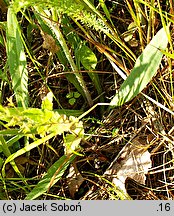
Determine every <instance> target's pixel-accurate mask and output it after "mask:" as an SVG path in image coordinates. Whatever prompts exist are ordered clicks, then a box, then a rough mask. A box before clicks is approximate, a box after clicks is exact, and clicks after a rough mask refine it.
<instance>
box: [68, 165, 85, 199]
mask: <svg viewBox="0 0 174 216" xmlns="http://www.w3.org/2000/svg"><path fill="white" fill-rule="evenodd" d="M66 178H67V181H68V189H69V192H70V195H71V197H72V198H74V195H75V193H76V192H77V191H78V189H79V187H80V186H81V184H82V183H83V181H84V178H83V177H82V175H81V174H80V172H79V171H78V169H77V166H76V165H75V164H72V165H71V166H70V169H69V174H68V175H67V177H66Z"/></svg>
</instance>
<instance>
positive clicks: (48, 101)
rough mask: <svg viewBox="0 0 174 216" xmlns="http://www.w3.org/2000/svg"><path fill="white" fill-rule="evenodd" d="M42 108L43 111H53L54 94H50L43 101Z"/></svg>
mask: <svg viewBox="0 0 174 216" xmlns="http://www.w3.org/2000/svg"><path fill="white" fill-rule="evenodd" d="M41 108H42V109H43V110H53V93H52V92H49V93H48V94H47V95H46V96H45V97H44V98H43V100H42V105H41Z"/></svg>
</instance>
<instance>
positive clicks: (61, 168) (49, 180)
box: [25, 155, 76, 200]
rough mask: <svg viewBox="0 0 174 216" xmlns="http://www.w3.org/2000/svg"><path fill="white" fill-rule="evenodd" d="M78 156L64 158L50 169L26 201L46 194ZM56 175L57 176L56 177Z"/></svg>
mask: <svg viewBox="0 0 174 216" xmlns="http://www.w3.org/2000/svg"><path fill="white" fill-rule="evenodd" d="M75 157H76V155H71V156H65V155H64V156H62V157H61V158H60V159H59V160H58V161H56V162H55V163H54V164H53V165H52V166H51V167H50V168H49V169H48V172H47V174H46V175H45V176H44V177H43V178H42V179H41V180H40V181H39V183H38V184H37V185H36V187H34V188H33V190H32V191H31V192H30V193H29V194H28V195H27V197H26V198H25V199H26V200H33V199H36V198H38V197H39V196H41V195H42V194H43V193H45V192H46V191H47V190H48V189H49V188H50V187H51V186H53V185H54V184H55V183H56V182H57V181H59V179H60V178H61V177H62V175H63V174H64V172H65V170H66V169H67V167H68V166H69V164H70V163H71V162H72V161H73V160H74V159H75ZM55 173H56V175H55Z"/></svg>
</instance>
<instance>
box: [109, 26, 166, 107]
mask: <svg viewBox="0 0 174 216" xmlns="http://www.w3.org/2000/svg"><path fill="white" fill-rule="evenodd" d="M167 43H168V38H167V34H166V31H165V29H164V28H162V29H160V30H159V31H158V32H157V34H156V35H155V36H154V37H153V39H152V40H151V42H150V43H149V44H148V45H147V46H146V48H145V49H144V51H143V53H142V54H141V55H140V56H139V57H138V59H137V61H136V63H135V66H134V68H133V70H132V71H131V73H130V75H129V76H128V77H127V79H126V80H125V81H124V82H123V84H122V85H121V87H120V89H119V91H118V94H116V95H115V97H114V98H113V99H112V101H111V102H110V105H112V106H121V105H123V104H124V103H126V102H128V101H129V100H131V99H132V98H134V97H135V96H136V95H137V94H139V93H140V92H141V91H142V90H143V89H144V88H145V87H146V85H147V84H148V83H149V82H150V81H151V79H152V77H153V76H154V75H155V73H156V72H157V70H158V68H159V65H160V62H161V59H162V56H163V53H162V51H161V50H164V49H166V47H167ZM160 49H161V50H160Z"/></svg>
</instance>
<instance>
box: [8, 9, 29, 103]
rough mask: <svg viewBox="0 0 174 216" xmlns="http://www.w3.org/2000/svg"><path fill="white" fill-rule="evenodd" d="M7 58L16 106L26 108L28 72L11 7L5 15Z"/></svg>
mask: <svg viewBox="0 0 174 216" xmlns="http://www.w3.org/2000/svg"><path fill="white" fill-rule="evenodd" d="M6 35H7V56H8V65H9V72H10V76H11V81H12V87H13V91H14V93H15V97H16V101H17V104H18V106H20V107H22V106H23V107H27V106H28V86H27V85H28V71H27V63H26V56H25V52H24V46H23V41H22V35H21V31H20V28H19V24H18V21H17V18H16V15H15V13H14V11H13V9H12V8H11V7H9V9H8V13H7V32H6Z"/></svg>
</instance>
